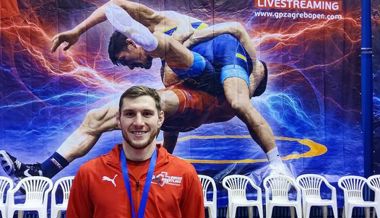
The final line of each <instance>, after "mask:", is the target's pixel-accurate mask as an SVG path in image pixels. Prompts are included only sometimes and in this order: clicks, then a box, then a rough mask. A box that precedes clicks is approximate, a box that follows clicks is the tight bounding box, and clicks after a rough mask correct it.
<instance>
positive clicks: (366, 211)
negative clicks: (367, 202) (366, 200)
mask: <svg viewBox="0 0 380 218" xmlns="http://www.w3.org/2000/svg"><path fill="white" fill-rule="evenodd" d="M370 212H371V208H370V207H365V208H364V214H365V218H369V217H370Z"/></svg>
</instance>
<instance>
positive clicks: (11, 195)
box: [0, 176, 74, 218]
mask: <svg viewBox="0 0 380 218" xmlns="http://www.w3.org/2000/svg"><path fill="white" fill-rule="evenodd" d="M73 179H74V176H68V177H62V178H60V179H58V180H57V181H56V182H55V183H54V185H53V182H52V180H51V179H49V178H46V177H42V176H34V177H27V178H24V179H22V180H20V181H19V182H18V183H17V185H16V187H14V188H13V186H14V185H13V181H12V180H11V179H10V178H7V177H2V176H0V199H1V201H0V215H1V217H13V216H14V213H15V212H16V211H18V212H19V213H18V214H19V217H22V214H23V211H37V212H38V217H40V218H47V205H48V195H49V193H50V192H51V191H52V195H51V213H50V214H51V218H57V217H59V216H60V214H61V212H62V211H64V210H66V208H67V203H68V200H69V194H70V188H71V185H72V181H73ZM58 190H60V191H61V193H62V202H57V201H56V193H57V191H58ZM18 191H22V192H23V193H25V200H24V201H23V202H22V203H20V202H15V194H16V193H17V192H18ZM4 196H6V200H5V202H4V200H3V199H4Z"/></svg>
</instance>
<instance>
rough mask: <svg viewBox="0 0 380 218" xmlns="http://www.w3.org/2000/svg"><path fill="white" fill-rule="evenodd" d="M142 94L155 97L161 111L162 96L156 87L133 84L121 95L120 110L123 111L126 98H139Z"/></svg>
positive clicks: (158, 109)
mask: <svg viewBox="0 0 380 218" xmlns="http://www.w3.org/2000/svg"><path fill="white" fill-rule="evenodd" d="M141 96H150V97H152V98H153V99H154V102H155V104H156V108H157V111H158V112H160V111H161V98H160V95H159V94H158V92H157V91H156V89H153V88H149V87H147V86H132V87H130V88H129V89H127V90H126V91H125V92H124V93H123V94H122V95H121V97H120V101H119V112H120V113H121V108H122V107H123V99H124V98H137V97H141Z"/></svg>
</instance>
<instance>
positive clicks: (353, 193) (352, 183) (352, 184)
mask: <svg viewBox="0 0 380 218" xmlns="http://www.w3.org/2000/svg"><path fill="white" fill-rule="evenodd" d="M366 183H367V179H366V178H364V177H361V176H343V177H341V178H340V179H339V180H338V186H339V187H340V188H341V189H342V190H343V192H344V198H345V199H358V200H363V189H364V185H365V184H366Z"/></svg>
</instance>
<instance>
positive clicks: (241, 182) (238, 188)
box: [222, 175, 263, 218]
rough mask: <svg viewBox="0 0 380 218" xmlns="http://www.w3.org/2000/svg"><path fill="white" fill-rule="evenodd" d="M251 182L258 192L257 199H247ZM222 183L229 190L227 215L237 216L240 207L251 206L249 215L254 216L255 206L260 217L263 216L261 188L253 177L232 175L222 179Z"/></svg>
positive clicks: (230, 216) (232, 217)
mask: <svg viewBox="0 0 380 218" xmlns="http://www.w3.org/2000/svg"><path fill="white" fill-rule="evenodd" d="M248 184H250V185H251V186H252V187H253V188H254V189H255V190H256V192H257V199H256V200H248V199H247V195H246V193H247V186H248ZM222 185H223V187H224V188H225V189H227V191H228V208H227V215H228V217H229V218H235V216H236V210H237V208H238V207H249V210H248V212H249V217H253V211H252V209H253V207H257V209H258V212H259V216H260V218H262V217H263V203H262V192H261V188H260V187H258V186H257V185H256V184H255V183H254V182H253V180H252V179H250V178H249V177H248V176H243V175H230V176H226V177H224V178H223V180H222Z"/></svg>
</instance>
